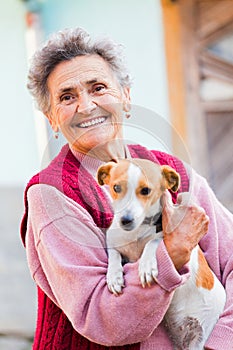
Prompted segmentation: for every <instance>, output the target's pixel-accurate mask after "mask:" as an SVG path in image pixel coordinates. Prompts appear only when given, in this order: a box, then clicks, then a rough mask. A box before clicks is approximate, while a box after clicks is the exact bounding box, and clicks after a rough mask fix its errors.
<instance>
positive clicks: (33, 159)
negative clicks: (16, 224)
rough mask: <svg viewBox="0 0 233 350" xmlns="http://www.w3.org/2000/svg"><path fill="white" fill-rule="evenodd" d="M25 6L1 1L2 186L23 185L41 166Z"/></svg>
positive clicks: (0, 174)
mask: <svg viewBox="0 0 233 350" xmlns="http://www.w3.org/2000/svg"><path fill="white" fill-rule="evenodd" d="M24 36H25V20H24V5H23V3H22V2H21V1H20V0H8V1H2V2H1V11H0V43H1V64H0V76H1V82H2V83H1V85H0V96H1V115H0V120H1V137H0V155H1V164H2V165H1V172H0V186H12V185H13V186H15V185H22V184H24V183H25V182H26V179H27V178H28V177H29V176H30V175H31V174H33V173H34V172H35V171H36V169H37V168H38V165H39V159H38V154H37V145H36V142H35V129H34V120H33V115H32V111H31V100H30V98H29V95H28V93H27V89H26V71H27V60H26V48H25V37H24Z"/></svg>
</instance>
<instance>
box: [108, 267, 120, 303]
mask: <svg viewBox="0 0 233 350" xmlns="http://www.w3.org/2000/svg"><path fill="white" fill-rule="evenodd" d="M107 285H108V289H109V291H110V292H111V293H113V294H115V295H116V296H118V295H119V294H121V293H122V288H124V277H123V270H122V269H121V270H113V269H108V272H107Z"/></svg>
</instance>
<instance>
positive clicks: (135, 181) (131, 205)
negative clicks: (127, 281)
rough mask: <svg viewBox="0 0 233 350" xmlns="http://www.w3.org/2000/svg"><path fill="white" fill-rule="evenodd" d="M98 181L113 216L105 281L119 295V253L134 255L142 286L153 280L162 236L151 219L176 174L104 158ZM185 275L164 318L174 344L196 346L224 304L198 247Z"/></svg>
mask: <svg viewBox="0 0 233 350" xmlns="http://www.w3.org/2000/svg"><path fill="white" fill-rule="evenodd" d="M98 181H99V183H100V185H103V184H108V185H109V187H110V193H111V195H112V198H113V206H114V219H113V222H112V225H111V227H110V228H109V229H108V231H107V248H108V255H109V265H108V272H107V284H108V288H109V290H110V291H111V292H112V293H114V294H116V295H118V294H120V293H121V292H122V288H123V287H124V278H123V267H122V258H124V259H127V261H129V262H134V261H137V260H138V259H140V260H139V278H140V280H141V284H142V286H143V287H145V286H146V285H150V284H151V283H152V282H153V281H156V277H157V274H158V269H157V261H156V250H157V247H158V245H159V243H160V241H161V239H162V238H163V233H162V231H159V232H156V230H155V226H154V224H155V222H156V220H157V219H158V217H159V216H160V215H161V205H160V197H161V196H162V194H163V193H164V191H165V190H166V189H171V190H172V191H177V190H178V188H179V175H178V174H177V173H176V172H175V171H174V170H173V169H172V168H170V167H168V166H162V167H160V166H159V165H157V164H154V163H153V162H150V161H148V160H142V159H137V160H131V161H128V160H122V161H119V162H118V163H113V162H110V163H107V164H106V165H104V166H102V167H100V169H99V170H98ZM190 272H191V274H190V278H189V279H188V281H187V282H186V283H185V284H184V285H182V286H180V287H178V288H177V289H176V291H175V293H174V296H173V299H172V301H171V304H170V306H169V309H168V311H167V313H166V315H165V323H166V325H167V328H168V332H169V334H170V336H171V338H172V340H173V342H174V345H175V348H176V349H189V350H194V349H195V350H201V349H203V347H204V344H205V342H206V340H207V338H208V336H209V334H210V333H211V331H212V329H213V327H214V325H215V323H216V322H217V320H218V318H219V315H220V314H221V312H222V311H223V308H224V305H225V291H224V288H223V286H222V285H221V283H220V282H219V280H218V279H217V277H216V276H215V275H214V273H213V272H212V271H211V270H210V268H209V266H208V264H207V262H206V260H205V257H204V254H203V253H202V251H201V250H200V248H199V247H196V248H195V249H193V251H192V254H191V259H190Z"/></svg>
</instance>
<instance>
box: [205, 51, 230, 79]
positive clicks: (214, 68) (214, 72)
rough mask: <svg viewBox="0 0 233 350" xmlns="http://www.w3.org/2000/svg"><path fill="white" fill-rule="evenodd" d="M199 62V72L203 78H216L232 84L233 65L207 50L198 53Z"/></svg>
mask: <svg viewBox="0 0 233 350" xmlns="http://www.w3.org/2000/svg"><path fill="white" fill-rule="evenodd" d="M199 60H200V72H201V76H202V77H203V78H206V77H211V78H217V79H220V80H223V81H227V82H230V83H232V84H233V64H231V63H228V62H226V61H225V60H224V59H221V58H220V57H218V56H216V55H215V54H213V53H211V52H210V51H207V50H206V51H202V52H201V53H200V59H199Z"/></svg>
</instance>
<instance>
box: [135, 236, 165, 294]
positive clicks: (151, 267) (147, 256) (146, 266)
mask: <svg viewBox="0 0 233 350" xmlns="http://www.w3.org/2000/svg"><path fill="white" fill-rule="evenodd" d="M159 242H160V239H152V240H151V241H149V242H147V244H146V245H145V248H144V250H143V253H142V256H141V258H140V260H139V278H140V281H141V284H142V286H143V288H144V287H145V286H146V285H148V286H150V285H151V283H152V282H153V281H156V278H157V276H158V266H157V260H156V250H157V248H158V245H159Z"/></svg>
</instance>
